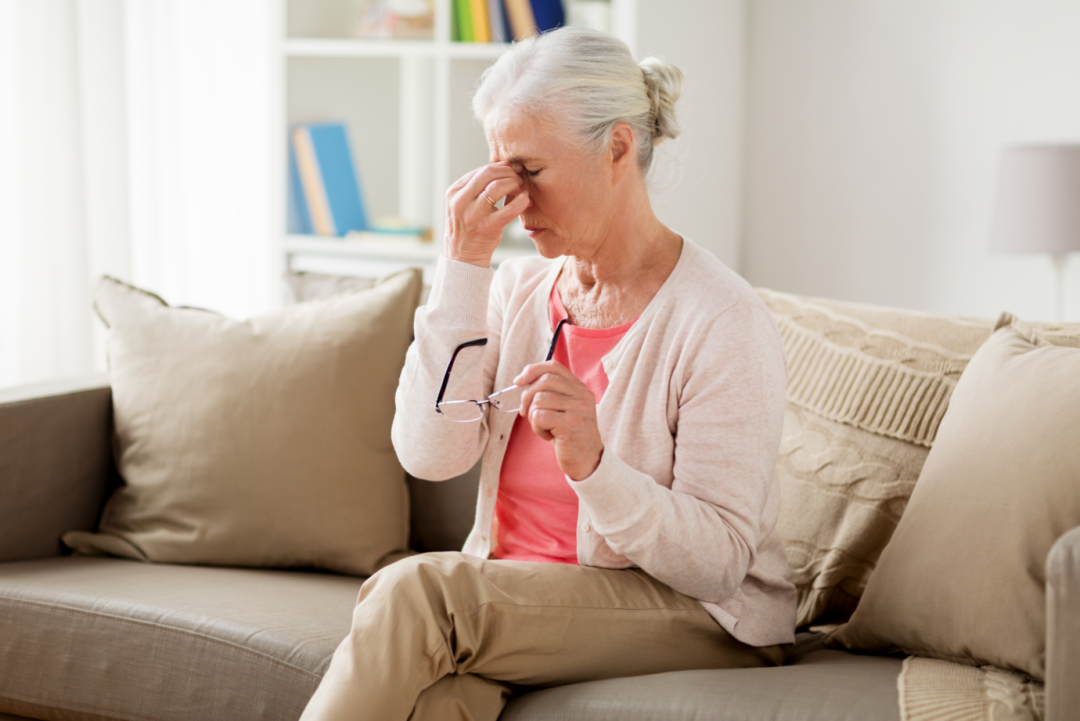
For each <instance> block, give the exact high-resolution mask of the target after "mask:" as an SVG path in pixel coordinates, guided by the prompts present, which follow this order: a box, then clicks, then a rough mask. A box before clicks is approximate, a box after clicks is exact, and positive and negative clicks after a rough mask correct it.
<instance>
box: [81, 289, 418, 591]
mask: <svg viewBox="0 0 1080 721" xmlns="http://www.w3.org/2000/svg"><path fill="white" fill-rule="evenodd" d="M420 287H421V279H420V274H419V272H417V271H406V272H404V273H400V274H397V275H394V276H391V277H390V278H387V279H385V280H384V281H382V282H381V283H379V284H378V285H376V286H375V287H373V288H371V289H368V290H357V291H353V292H348V293H343V294H340V295H336V296H332V297H330V298H326V299H324V300H319V301H313V302H310V303H303V304H299V305H294V306H289V307H287V308H285V309H284V310H281V311H279V312H275V313H270V314H267V315H264V316H261V317H257V318H253V319H251V320H249V321H245V322H238V321H234V320H231V319H229V318H225V317H222V316H220V315H217V314H215V313H211V312H208V311H204V310H195V309H186V308H170V307H169V306H168V305H166V304H165V302H164V301H162V300H161V299H160V298H158V297H157V296H155V295H152V294H150V293H147V292H145V291H141V290H139V289H137V288H133V287H131V286H129V285H126V284H124V283H121V282H120V281H117V280H114V279H111V278H105V279H103V280H102V281H101V282H100V283H99V285H98V286H97V288H96V290H95V294H94V302H95V306H96V308H97V311H98V313H99V314H100V316H101V318H102V319H103V320H104V321H105V323H106V324H107V325H108V326H109V328H110V336H109V365H110V372H111V382H112V392H113V409H114V430H115V435H114V455H115V460H116V464H117V468H118V469H119V471H120V475H121V476H122V477H123V479H124V481H125V483H124V484H123V485H122V486H121V487H120V488H118V489H117V490H116V491H115V492H114V493H113V495H112V497H111V498H110V499H109V501H108V503H107V505H106V507H105V509H104V512H103V513H102V517H101V520H100V523H99V528H98V533H96V534H95V533H86V532H69V533H67V534H65V535H64V537H63V540H64V543H66V544H67V545H68V546H69V547H71V548H72V549H74V550H76V551H79V552H83V553H107V554H113V555H119V556H124V557H128V558H135V559H142V560H147V561H165V562H173V563H202V564H214V565H230V566H279V567H303V566H308V567H317V568H324V569H329V570H333V571H340V572H344V573H351V574H357V575H367V574H370V573H373V572H374V571H375V570H376V569H377V568H378V567H379V566H380V564H382V563H385V562H386V561H387V560H389V559H391V558H393V557H394V554H395V552H398V551H403V550H404V549H405V548H406V545H407V541H408V532H409V531H408V499H407V493H406V487H405V473H404V471H403V470H402V468H401V466H400V465H399V464H398V461H397V457H396V455H395V453H394V449H393V447H392V445H391V441H390V424H391V422H392V420H393V415H394V391H395V388H396V386H397V382H398V376H399V374H400V371H401V367H402V365H403V364H404V359H405V351H406V349H407V347H408V345H409V342H410V339H411V336H412V318H413V314H414V311H415V309H416V306H417V300H418V298H419V295H420Z"/></svg>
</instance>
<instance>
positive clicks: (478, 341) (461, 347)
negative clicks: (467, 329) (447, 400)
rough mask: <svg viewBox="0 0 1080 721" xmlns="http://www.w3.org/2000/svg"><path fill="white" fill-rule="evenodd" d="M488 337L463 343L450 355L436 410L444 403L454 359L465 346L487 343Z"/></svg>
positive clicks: (436, 400) (436, 402)
mask: <svg viewBox="0 0 1080 721" xmlns="http://www.w3.org/2000/svg"><path fill="white" fill-rule="evenodd" d="M487 342H488V339H487V338H477V339H476V340H471V341H468V342H467V343H462V344H461V345H459V346H458V347H457V348H455V349H454V354H453V355H451V356H450V362H449V363H447V364H446V372H445V373H443V377H442V385H441V386H439V397H438V398H436V399H435V410H439V405H440V404H441V403H442V399H443V394H445V393H446V384H447V383H449V382H450V371H451V370H453V369H454V361H455V360H456V359H457V354H458V353H460V352H461V350H462V349H463V348H472V347H474V346H478V345H487Z"/></svg>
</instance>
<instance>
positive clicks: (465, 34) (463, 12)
mask: <svg viewBox="0 0 1080 721" xmlns="http://www.w3.org/2000/svg"><path fill="white" fill-rule="evenodd" d="M454 16H455V17H456V18H457V31H458V36H457V38H456V39H457V40H460V41H461V42H463V43H471V42H475V39H474V38H475V36H474V34H473V21H472V2H471V0H454Z"/></svg>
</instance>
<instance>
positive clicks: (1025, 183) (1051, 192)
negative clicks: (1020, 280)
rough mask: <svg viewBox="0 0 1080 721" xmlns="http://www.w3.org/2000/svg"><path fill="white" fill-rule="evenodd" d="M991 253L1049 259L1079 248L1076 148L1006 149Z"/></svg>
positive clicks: (1079, 183)
mask: <svg viewBox="0 0 1080 721" xmlns="http://www.w3.org/2000/svg"><path fill="white" fill-rule="evenodd" d="M990 249H991V250H996V251H1001V252H1005V253H1050V254H1052V255H1063V254H1065V253H1069V252H1072V251H1078V250H1080V145H1029V146H1018V147H1013V148H1007V149H1006V150H1005V152H1004V153H1003V154H1002V157H1001V170H1000V173H999V175H998V187H997V199H996V201H995V205H994V224H993V231H992V234H991V236H990Z"/></svg>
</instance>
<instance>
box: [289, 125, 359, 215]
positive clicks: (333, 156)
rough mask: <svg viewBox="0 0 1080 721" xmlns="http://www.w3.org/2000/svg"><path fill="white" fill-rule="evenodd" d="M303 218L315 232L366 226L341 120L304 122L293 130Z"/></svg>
mask: <svg viewBox="0 0 1080 721" xmlns="http://www.w3.org/2000/svg"><path fill="white" fill-rule="evenodd" d="M291 136H292V137H291V140H292V155H293V158H294V160H295V164H296V170H297V172H296V176H297V179H298V180H299V188H298V190H299V192H298V193H296V202H297V205H298V209H299V215H300V216H301V217H303V216H305V215H306V216H307V219H308V225H309V226H310V228H311V232H312V233H314V234H315V235H323V236H340V235H344V234H345V233H346V232H348V231H350V230H365V229H367V225H368V223H367V213H366V212H365V210H364V201H363V196H362V195H361V191H360V182H359V179H358V178H357V175H356V169H355V168H354V167H353V161H352V151H351V150H350V148H349V137H348V134H347V133H346V130H345V125H344V124H342V123H301V124H298V125H295V126H293V128H292V132H291Z"/></svg>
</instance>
